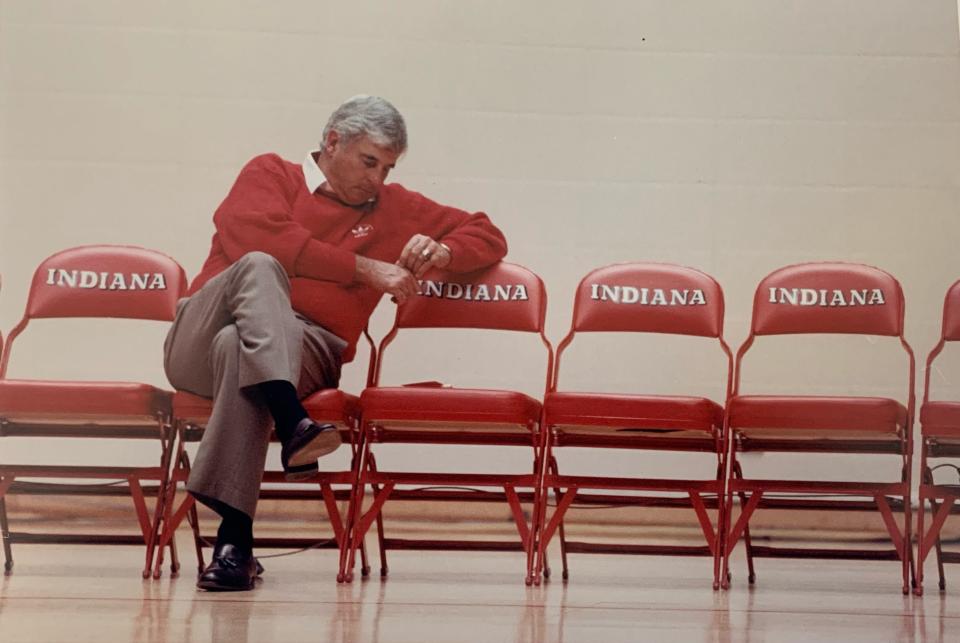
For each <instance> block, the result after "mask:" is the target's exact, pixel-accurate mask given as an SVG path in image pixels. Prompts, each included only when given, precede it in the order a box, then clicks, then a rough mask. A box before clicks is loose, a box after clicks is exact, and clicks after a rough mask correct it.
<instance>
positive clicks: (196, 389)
mask: <svg viewBox="0 0 960 643" xmlns="http://www.w3.org/2000/svg"><path fill="white" fill-rule="evenodd" d="M345 346H346V342H344V341H343V340H342V339H340V338H339V337H337V336H336V335H334V334H333V333H331V332H329V331H328V330H326V329H324V328H322V327H320V326H318V325H316V324H314V323H312V322H310V321H309V320H307V319H306V318H304V317H301V316H299V315H297V314H296V313H295V312H294V311H293V309H292V308H291V307H290V281H289V279H288V277H287V274H286V272H285V271H284V269H283V267H282V266H281V265H280V263H279V262H278V261H277V260H276V259H274V258H273V257H271V256H270V255H268V254H265V253H263V252H251V253H249V254H247V255H244V256H243V257H241V258H240V259H239V260H237V261H236V262H234V263H233V264H232V265H231V266H230V267H229V268H227V269H226V270H224V271H223V272H222V273H220V274H219V275H217V276H216V277H214V278H212V279H211V280H210V281H208V282H207V283H206V284H204V285H203V287H202V288H201V289H200V290H199V291H197V292H196V293H194V294H193V295H192V296H190V297H187V298H185V299H181V300H180V301H179V302H178V304H177V315H176V318H175V319H174V321H173V326H172V327H171V328H170V332H169V334H168V335H167V339H166V341H165V342H164V347H163V348H164V368H165V370H166V373H167V377H168V379H169V380H170V383H171V384H173V386H174V387H175V388H177V389H180V390H184V391H189V392H191V393H195V394H197V395H201V396H203V397H209V398H213V412H212V413H211V415H210V420H209V422H208V423H207V426H206V429H205V430H204V433H203V438H202V440H201V441H200V448H199V450H198V451H197V457H196V459H195V461H194V463H193V467H192V470H191V472H190V478H189V480H188V481H187V490H188V491H190V493H192V494H193V495H194V496H196V497H197V498H198V499H199V500H201V501H202V502H205V503H206V504H211V505H214V506H215V504H214V503H211V502H210V499H213V500H214V501H217V502H221V503H225V504H227V505H229V506H231V507H233V508H235V509H239V510H240V511H243V512H244V513H246V514H247V515H249V516H250V517H253V516H254V514H255V512H256V508H257V498H258V496H259V493H260V480H261V478H262V477H263V469H264V464H265V460H266V456H267V445H268V443H269V440H270V431H271V429H272V427H273V419H272V417H271V416H270V413H269V411H268V410H267V407H266V405H265V404H264V401H263V399H262V396H261V395H260V392H259V390H258V389H257V388H256V386H255V385H256V384H260V383H261V382H267V381H270V380H285V381H288V382H290V383H292V384H293V385H294V386H295V387H296V388H297V393H298V394H299V395H300V397H301V398H303V397H306V396H308V395H310V394H311V393H313V392H315V391H318V390H320V389H323V388H333V387H336V386H337V384H338V382H339V380H340V365H341V360H340V355H341V353H342V352H343V349H344V348H345Z"/></svg>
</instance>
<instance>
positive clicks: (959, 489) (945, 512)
mask: <svg viewBox="0 0 960 643" xmlns="http://www.w3.org/2000/svg"><path fill="white" fill-rule="evenodd" d="M957 340H960V281H957V282H956V283H954V284H953V285H952V286H950V289H949V290H948V291H947V296H946V298H945V299H944V302H943V325H942V327H941V332H940V341H939V342H938V343H937V345H936V346H935V347H934V349H933V350H932V351H930V355H929V356H928V357H927V368H926V374H925V375H924V390H923V404H922V405H921V406H920V510H919V512H918V514H917V536H918V538H919V540H918V543H917V548H918V553H917V587H916V593H917V595H922V594H923V562H924V561H925V560H926V559H927V556H928V555H929V554H930V550H931V549H933V548H936V551H937V571H938V572H939V573H940V591H944V590H945V589H946V588H947V581H946V578H945V577H944V574H943V564H944V563H958V562H960V552H957V551H944V550H943V548H942V546H941V543H940V532H941V530H942V529H943V525H944V523H945V522H946V521H947V518H948V517H949V516H950V514H951V513H952V512H953V510H954V506H955V503H956V502H957V500H958V499H960V482H958V483H956V484H945V483H940V484H937V483H935V482H934V479H933V472H934V470H935V469H939V468H941V467H948V468H951V469H953V470H954V471H955V472H957V473H958V474H960V468H958V467H957V466H956V465H955V464H953V463H951V462H944V463H942V464H940V465H937V466H935V467H931V465H930V459H931V458H957V457H960V402H955V401H940V400H938V401H933V402H932V401H930V373H931V368H932V366H933V360H934V359H936V358H937V356H938V355H940V353H941V351H943V349H944V346H946V343H947V342H955V341H957ZM925 502H929V503H930V511H931V513H932V515H933V518H932V522H931V524H930V528H929V530H927V531H924V503H925Z"/></svg>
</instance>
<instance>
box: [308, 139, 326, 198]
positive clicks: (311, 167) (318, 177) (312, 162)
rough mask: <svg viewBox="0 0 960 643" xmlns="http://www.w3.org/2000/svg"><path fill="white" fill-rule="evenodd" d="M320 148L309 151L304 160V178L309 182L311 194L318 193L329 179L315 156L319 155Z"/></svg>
mask: <svg viewBox="0 0 960 643" xmlns="http://www.w3.org/2000/svg"><path fill="white" fill-rule="evenodd" d="M319 154H320V150H312V151H310V152H307V158H305V159H304V160H303V178H304V180H305V181H306V182H307V189H308V190H310V193H311V194H314V193H316V191H317V190H318V189H319V188H320V186H321V185H323V184H324V182H325V181H326V180H327V177H326V176H325V175H324V174H323V170H321V169H320V166H318V165H317V160H316V158H315V156H319Z"/></svg>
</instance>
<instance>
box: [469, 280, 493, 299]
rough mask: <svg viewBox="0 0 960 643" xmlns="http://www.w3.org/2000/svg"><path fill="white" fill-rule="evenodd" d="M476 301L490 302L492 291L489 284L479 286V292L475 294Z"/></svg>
mask: <svg viewBox="0 0 960 643" xmlns="http://www.w3.org/2000/svg"><path fill="white" fill-rule="evenodd" d="M473 299H474V301H490V289H489V288H488V287H487V284H477V292H475V293H474V294H473Z"/></svg>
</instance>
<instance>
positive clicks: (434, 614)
mask: <svg viewBox="0 0 960 643" xmlns="http://www.w3.org/2000/svg"><path fill="white" fill-rule="evenodd" d="M182 544H183V545H184V547H183V548H182V551H184V552H189V551H190V550H189V547H188V545H189V543H187V542H186V541H183V543H182ZM16 556H17V564H16V569H15V570H14V573H13V575H11V576H9V577H5V578H2V579H0V641H2V642H3V643H26V642H33V641H36V642H38V643H41V642H42V643H53V642H60V641H64V642H66V641H70V642H82V641H91V642H93V641H96V642H98V643H101V642H106V641H137V642H145V643H154V642H156V643H159V642H166V641H171V642H173V641H176V642H184V643H189V642H199V641H227V642H230V643H254V642H255V643H269V642H272V641H277V642H284V643H290V642H294V641H330V642H337V643H346V642H352V641H364V642H372V643H399V642H409V643H423V642H427V641H442V642H444V643H447V642H459V641H471V642H472V641H482V642H501V641H505V642H513V641H517V642H535V641H558V642H566V643H574V642H580V641H583V642H589V643H616V642H619V641H640V640H643V641H707V642H711V641H717V642H727V641H729V642H740V641H744V642H756V643H760V642H770V641H778V642H779V641H784V642H788V641H804V642H806V641H829V642H845V643H856V642H858V641H863V642H870V643H876V642H878V641H918V642H927V641H930V642H934V641H936V642H946V641H950V642H956V641H960V566H956V567H955V568H948V570H947V572H948V582H949V581H950V579H951V578H952V580H953V583H952V585H951V586H950V587H948V591H947V593H946V594H939V593H938V592H937V591H936V588H935V581H934V583H933V586H932V587H930V588H928V594H927V595H926V596H924V597H923V598H916V597H904V596H903V595H901V593H900V591H899V578H898V572H897V569H896V564H895V563H885V562H824V561H814V562H803V561H781V560H763V561H759V568H758V573H759V579H758V583H757V586H756V587H755V588H753V589H750V588H748V587H747V586H746V583H745V579H744V578H743V577H742V576H743V574H742V573H740V574H739V576H738V577H735V578H734V586H733V588H732V589H731V590H730V591H729V592H714V591H712V589H711V588H710V580H711V579H710V570H709V569H708V564H707V561H706V560H705V559H693V558H691V559H684V558H675V559H670V558H660V557H625V556H577V557H574V558H572V560H571V565H572V567H571V569H572V575H571V578H570V581H569V582H568V583H566V584H564V583H562V582H559V581H557V580H554V581H551V582H549V583H547V584H546V585H544V586H542V587H534V588H528V587H525V586H524V584H523V580H522V562H521V560H520V557H519V555H517V554H514V553H508V554H503V553H469V554H453V553H441V554H436V553H425V552H399V553H393V554H391V576H390V578H389V580H387V581H381V580H380V578H379V576H376V575H375V576H373V577H371V578H370V579H368V580H365V581H357V582H354V583H353V584H352V585H337V584H336V582H335V581H334V567H335V565H336V554H335V553H334V552H332V551H309V552H304V553H299V554H296V555H292V556H283V557H277V558H268V559H265V560H264V561H263V562H264V565H265V566H266V568H267V571H266V574H265V575H264V578H263V581H262V583H261V584H260V585H259V587H258V588H257V589H256V590H255V591H253V592H245V593H239V594H209V593H203V592H198V591H197V590H195V589H194V586H193V579H192V571H193V570H192V568H191V569H185V573H184V574H183V575H182V577H180V578H176V579H170V578H168V577H165V578H163V579H161V580H158V581H144V580H141V579H140V576H139V565H140V563H141V561H140V558H139V556H140V552H139V550H138V549H137V548H133V547H83V546H70V547H66V546H64V547H61V546H49V545H48V546H38V545H34V546H28V545H22V546H18V547H17V549H16ZM185 557H186V556H185ZM187 560H188V561H189V558H187ZM738 562H739V561H738ZM828 568H829V569H828ZM735 569H736V570H737V571H738V572H740V571H741V570H740V566H739V565H738V566H737V567H736V568H735ZM375 573H376V572H375ZM934 573H935V572H934Z"/></svg>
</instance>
